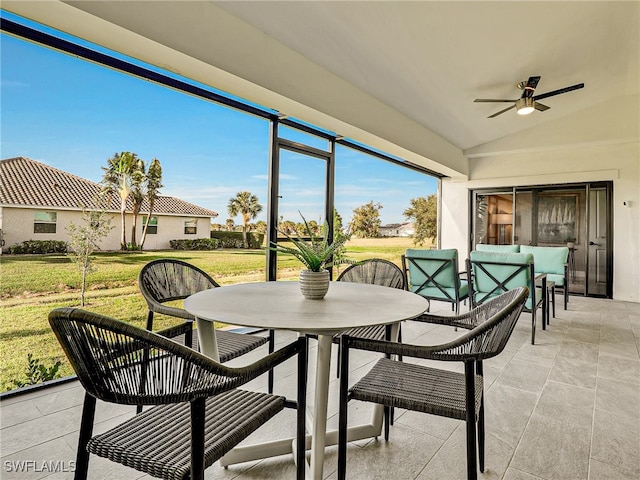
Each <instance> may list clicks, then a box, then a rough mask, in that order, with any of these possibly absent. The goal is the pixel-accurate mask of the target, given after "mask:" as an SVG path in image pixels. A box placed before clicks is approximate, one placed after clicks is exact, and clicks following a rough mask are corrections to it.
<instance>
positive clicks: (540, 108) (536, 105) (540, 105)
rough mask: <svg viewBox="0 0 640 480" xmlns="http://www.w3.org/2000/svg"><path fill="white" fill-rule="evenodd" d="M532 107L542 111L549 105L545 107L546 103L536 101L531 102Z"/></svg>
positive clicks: (547, 108)
mask: <svg viewBox="0 0 640 480" xmlns="http://www.w3.org/2000/svg"><path fill="white" fill-rule="evenodd" d="M533 107H534V108H535V109H536V110H539V111H541V112H544V111H545V110H549V109H550V108H551V107H547V106H546V105H543V104H542V103H538V102H533Z"/></svg>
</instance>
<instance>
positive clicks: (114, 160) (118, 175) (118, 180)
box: [102, 152, 139, 250]
mask: <svg viewBox="0 0 640 480" xmlns="http://www.w3.org/2000/svg"><path fill="white" fill-rule="evenodd" d="M138 162H139V159H138V156H137V155H136V154H135V153H131V152H121V153H115V154H114V155H113V157H111V158H109V159H108V160H107V166H106V167H102V170H103V171H104V175H103V177H102V185H103V186H102V191H103V192H104V193H106V194H108V195H113V194H116V195H118V197H119V198H120V218H121V220H120V222H121V231H122V236H121V237H120V248H121V249H122V250H126V249H127V233H126V231H125V229H126V222H125V217H126V213H127V198H128V197H129V194H130V193H131V183H132V175H134V174H135V173H134V172H135V171H136V168H138Z"/></svg>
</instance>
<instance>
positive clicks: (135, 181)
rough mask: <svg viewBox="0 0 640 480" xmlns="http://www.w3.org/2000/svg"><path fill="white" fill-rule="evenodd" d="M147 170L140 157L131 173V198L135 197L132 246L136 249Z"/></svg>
mask: <svg viewBox="0 0 640 480" xmlns="http://www.w3.org/2000/svg"><path fill="white" fill-rule="evenodd" d="M145 170H146V166H145V164H144V161H143V160H142V159H138V162H137V164H136V166H135V169H134V170H133V172H132V173H131V198H132V199H133V207H132V209H131V214H132V215H133V220H132V222H131V246H132V248H134V249H135V248H137V246H138V244H137V242H136V229H137V227H138V213H140V208H141V207H142V202H143V201H144V197H145V193H146V191H145V190H146V188H145V187H146V185H145V183H146V176H147V173H146V171H145ZM147 223H148V222H147Z"/></svg>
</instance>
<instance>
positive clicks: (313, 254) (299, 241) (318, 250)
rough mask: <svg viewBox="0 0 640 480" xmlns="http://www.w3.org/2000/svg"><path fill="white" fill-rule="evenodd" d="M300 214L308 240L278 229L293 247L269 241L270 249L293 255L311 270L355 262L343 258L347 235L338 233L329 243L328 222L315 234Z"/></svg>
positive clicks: (315, 270) (354, 261) (317, 270)
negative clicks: (320, 231) (319, 233)
mask: <svg viewBox="0 0 640 480" xmlns="http://www.w3.org/2000/svg"><path fill="white" fill-rule="evenodd" d="M300 216H301V217H302V220H303V222H304V228H305V233H306V234H307V235H306V236H307V237H309V240H304V239H303V238H302V237H301V236H299V235H296V236H291V235H288V234H287V233H285V232H283V231H281V230H278V232H279V233H280V234H281V235H284V236H285V237H287V239H288V240H289V241H290V242H291V243H293V247H290V246H287V245H279V244H277V243H275V242H271V246H270V247H269V249H270V250H272V251H275V252H282V253H287V254H289V255H293V256H294V257H296V258H297V259H298V260H300V262H302V264H303V265H304V266H305V267H307V270H311V271H312V272H320V271H322V270H325V269H327V268H329V267H332V266H334V265H340V264H345V263H349V264H353V263H357V261H356V260H351V259H349V258H345V257H344V256H343V255H342V250H343V249H344V245H345V243H346V242H347V241H348V240H349V238H350V236H349V235H340V236H339V237H338V238H336V239H334V241H333V243H331V244H329V224H328V223H327V222H326V221H325V222H324V224H323V225H322V235H317V234H315V233H314V232H313V229H312V228H311V226H310V225H309V223H308V222H307V220H306V219H305V218H304V215H302V213H301V214H300Z"/></svg>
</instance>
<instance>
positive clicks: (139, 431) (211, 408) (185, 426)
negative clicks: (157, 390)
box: [87, 389, 285, 480]
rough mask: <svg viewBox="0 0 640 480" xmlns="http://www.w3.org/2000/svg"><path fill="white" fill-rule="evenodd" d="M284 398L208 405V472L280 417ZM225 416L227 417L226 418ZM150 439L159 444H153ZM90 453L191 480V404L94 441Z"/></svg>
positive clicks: (224, 397) (229, 398) (158, 411)
mask: <svg viewBox="0 0 640 480" xmlns="http://www.w3.org/2000/svg"><path fill="white" fill-rule="evenodd" d="M284 405H285V398H284V397H281V396H276V395H270V394H266V393H257V392H249V391H245V390H240V389H236V390H230V391H228V392H225V393H222V394H220V395H217V396H215V397H211V398H209V399H207V401H206V410H205V412H206V414H205V415H206V416H205V451H204V459H205V460H204V463H205V468H207V467H209V466H210V465H212V464H213V463H214V462H215V461H216V460H218V459H219V458H220V457H222V456H223V455H224V454H225V453H227V452H228V451H229V450H231V449H232V448H233V447H234V446H235V445H237V444H238V443H239V442H240V441H242V440H244V439H245V438H247V437H248V436H249V435H250V434H251V433H253V432H254V431H255V430H256V429H258V428H259V427H260V426H261V425H263V424H264V423H265V422H266V421H267V420H269V419H270V418H271V417H273V416H274V415H276V414H277V413H278V412H280V411H281V410H282V409H283V408H284ZM221 412H224V413H225V414H224V415H221ZM149 437H153V438H154V441H153V442H150V441H149ZM87 450H88V451H89V452H91V453H94V454H96V455H99V456H101V457H105V458H108V459H109V460H111V461H114V462H117V463H121V464H123V465H126V466H128V467H131V468H134V469H136V470H138V471H141V472H145V473H147V474H149V475H152V476H154V477H158V478H164V479H171V480H177V479H188V478H189V473H190V472H189V467H190V462H191V418H190V407H189V403H178V404H172V405H161V406H157V407H153V408H150V409H148V410H145V411H144V412H142V413H140V414H138V415H136V416H135V417H133V418H132V419H130V420H128V421H127V422H125V423H123V424H121V425H118V426H117V427H115V428H113V429H111V430H109V431H108V432H106V433H103V434H101V435H96V436H95V437H94V438H92V439H91V440H90V441H89V444H88V446H87Z"/></svg>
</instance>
